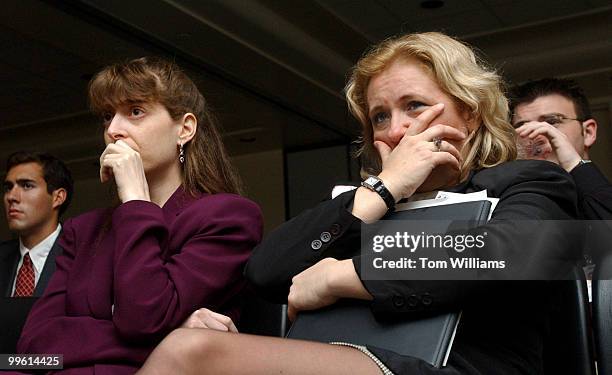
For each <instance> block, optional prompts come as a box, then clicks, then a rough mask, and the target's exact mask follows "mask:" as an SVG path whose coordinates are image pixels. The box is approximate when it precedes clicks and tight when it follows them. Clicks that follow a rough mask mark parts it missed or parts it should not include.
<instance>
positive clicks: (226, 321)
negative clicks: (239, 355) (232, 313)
mask: <svg viewBox="0 0 612 375" xmlns="http://www.w3.org/2000/svg"><path fill="white" fill-rule="evenodd" d="M181 328H207V329H214V330H216V331H222V332H233V333H238V329H237V328H236V325H235V324H234V322H233V321H232V319H231V318H230V317H229V316H225V315H223V314H219V313H216V312H214V311H211V310H209V309H198V310H196V311H194V312H193V313H192V314H191V315H190V316H189V318H187V320H185V322H184V323H183V324H181Z"/></svg>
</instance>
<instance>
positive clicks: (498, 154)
mask: <svg viewBox="0 0 612 375" xmlns="http://www.w3.org/2000/svg"><path fill="white" fill-rule="evenodd" d="M346 97H347V102H348V105H349V109H350V110H351V112H352V113H353V114H354V115H355V116H356V117H357V119H358V120H359V121H360V122H361V126H362V135H363V148H362V157H363V159H362V161H363V163H362V165H363V169H364V171H365V172H366V173H367V174H370V178H368V180H374V182H371V181H370V182H367V181H366V182H364V184H362V186H361V187H359V188H357V189H355V190H352V191H348V192H345V193H343V194H340V195H339V196H337V197H336V198H334V199H331V200H329V201H326V202H323V203H321V204H319V205H318V206H316V207H314V208H313V209H310V210H307V211H305V212H303V213H302V214H300V215H298V216H297V217H295V218H293V219H292V220H290V221H289V222H287V223H285V224H284V225H282V226H280V227H279V228H277V229H276V230H275V231H273V232H272V233H270V235H269V236H268V237H267V238H266V239H265V240H264V241H263V242H262V243H261V244H260V245H259V246H258V247H257V248H256V249H255V250H254V252H253V256H252V257H251V259H250V260H249V263H248V264H247V268H246V275H247V278H248V279H249V280H250V281H251V282H252V283H253V284H254V285H255V286H256V287H257V288H258V290H259V291H261V292H262V294H264V295H267V296H269V297H270V298H271V299H274V300H277V301H278V302H287V303H288V307H289V310H288V311H289V317H290V319H293V318H294V317H295V316H296V315H297V314H298V313H299V312H300V311H304V310H315V309H319V308H322V307H325V306H329V305H332V304H334V303H335V302H336V301H338V300H339V299H347V298H349V299H359V300H365V301H370V304H371V310H372V313H373V314H374V315H375V316H376V317H377V318H378V317H380V318H393V319H415V318H416V319H418V318H419V317H421V316H423V315H428V314H432V315H433V314H438V313H442V312H447V311H457V310H462V311H463V316H462V320H461V323H460V326H459V329H458V332H457V335H456V339H455V342H454V344H453V349H452V352H451V354H450V358H449V361H448V366H446V367H444V368H442V369H439V368H435V367H433V366H431V365H429V364H428V363H426V362H424V361H422V360H420V359H417V358H414V357H408V356H402V355H399V354H397V353H394V352H391V351H389V350H384V349H380V348H376V347H370V346H368V347H365V346H359V345H353V344H351V343H342V344H341V345H330V344H324V343H314V342H307V341H299V340H286V339H280V338H270V337H256V336H249V335H235V334H226V333H222V332H216V331H213V330H177V331H175V332H173V333H172V334H171V335H169V336H168V337H167V338H166V339H165V340H164V341H163V342H162V343H161V344H160V345H159V346H158V347H157V349H156V350H155V351H154V352H153V354H152V355H151V357H149V359H148V360H147V362H146V363H145V366H143V368H142V370H141V373H143V374H164V373H167V372H168V370H169V369H170V368H172V369H174V371H175V372H177V373H184V374H280V373H287V374H381V373H383V374H394V373H395V374H432V375H433V374H440V375H441V374H446V375H457V374H483V375H484V374H486V375H489V374H538V373H542V366H543V364H542V346H543V344H542V337H543V335H544V330H545V327H546V319H547V315H546V313H547V308H548V306H547V303H548V300H547V297H546V296H545V294H544V293H545V292H544V291H545V289H544V288H543V284H542V283H537V282H518V283H513V282H510V283H498V282H493V283H482V282H479V281H476V280H472V281H469V282H460V281H457V280H434V281H431V280H372V279H369V278H368V277H365V276H364V274H363V273H362V267H361V265H362V257H361V254H360V248H361V243H360V240H361V238H360V234H361V226H362V225H364V224H368V223H374V222H376V221H378V220H380V219H381V218H383V217H384V216H385V215H386V214H387V213H388V212H389V211H391V210H392V209H393V207H394V205H395V204H396V203H397V202H398V201H400V200H402V199H406V198H413V197H416V196H417V194H419V193H428V192H432V191H436V190H442V189H443V190H446V191H452V192H456V193H471V192H476V191H482V190H486V192H487V194H488V196H489V197H493V198H499V202H498V204H497V208H496V209H495V211H494V212H493V216H492V218H491V220H490V221H489V222H488V223H487V224H486V225H484V226H482V227H481V228H482V229H483V230H485V231H487V232H488V237H487V240H486V246H484V247H483V249H482V251H481V254H483V255H486V256H488V257H489V258H490V259H506V260H507V259H509V258H511V259H514V260H516V259H517V258H519V259H518V260H519V262H518V264H520V266H519V267H514V269H517V268H518V269H519V270H520V271H521V274H520V275H514V276H516V277H517V278H520V277H519V276H522V277H523V278H528V277H533V276H534V274H536V275H537V276H538V277H540V278H548V277H552V276H553V275H552V273H554V271H556V270H554V269H553V270H550V269H542V268H540V265H541V264H542V262H543V263H546V262H548V261H549V260H550V258H551V257H550V255H551V252H552V253H553V254H554V256H556V257H558V258H556V259H572V257H577V254H574V252H575V251H577V249H578V248H579V247H578V246H577V244H576V242H575V241H574V239H573V238H571V237H569V233H568V232H565V231H564V229H563V227H561V226H559V227H552V228H551V227H550V226H534V225H522V226H521V225H518V224H517V223H519V224H520V223H521V222H527V223H529V222H528V221H527V220H536V219H537V220H561V219H570V218H572V217H575V215H576V208H575V207H576V198H575V191H574V187H573V184H572V182H571V180H570V178H569V176H568V175H567V174H566V173H565V172H564V171H563V170H561V169H560V168H559V167H557V166H556V165H554V164H552V163H545V162H539V161H513V159H515V158H516V145H515V134H514V130H513V128H512V126H511V125H510V124H509V123H508V121H507V118H508V104H507V100H506V98H505V97H504V94H503V91H502V83H501V79H500V77H499V76H498V75H497V74H496V73H495V72H494V71H493V70H492V69H490V68H488V67H487V66H486V65H484V64H483V63H482V62H480V61H478V59H477V58H476V56H475V54H474V52H473V51H472V50H471V48H469V47H468V46H466V45H465V44H463V43H461V42H459V41H457V40H455V39H453V38H450V37H448V36H446V35H443V34H440V33H418V34H409V35H404V36H400V37H396V38H391V39H389V40H386V41H383V42H382V43H380V44H379V45H377V46H375V47H374V48H372V49H371V50H370V51H369V52H368V53H367V54H366V55H365V56H364V57H362V58H361V59H360V60H359V62H358V63H357V65H356V66H355V68H354V69H353V72H352V75H351V78H350V81H349V83H348V85H347V88H346ZM368 185H369V186H368ZM373 185H376V187H374V186H373ZM406 225H410V224H406ZM519 228H520V229H519ZM521 230H525V231H524V232H521ZM527 236H532V237H531V238H537V239H538V241H537V242H528V241H525V238H527ZM546 243H548V244H550V245H548V247H547V246H545V244H546ZM532 261H533V262H532ZM364 262H365V260H364ZM523 266H524V267H523ZM547 272H548V273H547ZM506 276H508V277H513V275H509V274H508V275H506ZM351 329H356V330H358V329H359V327H351Z"/></svg>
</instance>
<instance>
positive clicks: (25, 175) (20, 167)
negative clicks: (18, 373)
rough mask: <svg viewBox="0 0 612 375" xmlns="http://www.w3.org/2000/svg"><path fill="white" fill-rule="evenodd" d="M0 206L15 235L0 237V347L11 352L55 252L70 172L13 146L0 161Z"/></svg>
mask: <svg viewBox="0 0 612 375" xmlns="http://www.w3.org/2000/svg"><path fill="white" fill-rule="evenodd" d="M3 186H4V212H5V214H6V220H7V222H8V227H9V229H10V230H11V231H12V232H13V233H15V234H16V235H17V237H18V238H17V239H15V240H11V241H6V242H3V243H0V293H2V297H3V298H0V304H1V306H0V321H2V324H0V353H14V352H15V347H16V345H17V340H18V339H19V335H20V334H21V329H22V327H23V325H24V323H25V320H26V318H27V316H28V313H29V312H30V309H31V307H32V305H33V304H34V302H35V301H36V299H37V298H25V297H40V296H41V295H42V294H43V292H44V290H45V288H46V287H47V284H48V282H49V279H50V278H51V275H52V274H53V272H54V271H55V257H56V256H57V255H58V254H59V253H60V252H61V248H60V246H59V245H58V243H57V239H58V237H59V235H60V232H61V228H62V227H61V225H60V224H59V218H60V216H61V215H62V214H63V213H64V211H66V209H67V208H68V205H69V204H70V200H71V198H72V192H73V181H72V176H71V174H70V171H69V170H68V168H66V165H65V164H64V163H63V162H62V161H61V160H59V159H57V158H55V157H54V156H51V155H49V154H45V153H38V152H25V151H20V152H16V153H14V154H12V155H10V156H9V158H8V160H7V163H6V177H5V178H4V182H3Z"/></svg>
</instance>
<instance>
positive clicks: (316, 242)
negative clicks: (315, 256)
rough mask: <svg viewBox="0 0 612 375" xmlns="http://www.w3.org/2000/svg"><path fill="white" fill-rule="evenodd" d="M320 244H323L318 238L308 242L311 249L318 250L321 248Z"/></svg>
mask: <svg viewBox="0 0 612 375" xmlns="http://www.w3.org/2000/svg"><path fill="white" fill-rule="evenodd" d="M321 246H323V243H322V242H321V241H319V240H314V241H312V242H311V243H310V247H311V248H312V249H313V250H319V249H320V248H321Z"/></svg>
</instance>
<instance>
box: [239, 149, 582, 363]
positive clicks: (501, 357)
mask: <svg viewBox="0 0 612 375" xmlns="http://www.w3.org/2000/svg"><path fill="white" fill-rule="evenodd" d="M483 189H486V190H487V193H488V195H489V196H490V197H497V198H500V201H499V203H498V205H497V208H496V209H495V211H494V213H493V217H492V218H491V221H490V222H489V223H488V224H486V227H487V232H488V237H487V241H486V243H487V246H486V247H485V248H484V251H485V252H484V253H483V254H486V253H489V252H490V253H491V254H495V255H494V256H492V257H491V258H492V259H495V258H496V257H497V259H504V258H503V256H504V255H506V254H509V253H517V254H519V255H524V256H521V257H520V259H524V260H526V261H525V262H524V264H523V265H524V266H525V267H526V270H529V268H531V267H533V266H534V265H537V264H538V262H539V261H543V263H546V260H547V258H549V257H559V258H563V259H578V258H579V254H577V253H578V252H577V251H576V250H577V249H580V248H581V247H580V246H579V245H580V241H581V240H582V238H581V237H580V236H573V235H572V234H574V233H572V231H571V228H570V230H568V228H567V226H566V225H563V224H562V223H559V225H558V226H556V225H554V226H550V225H548V226H547V225H533V224H530V225H525V226H522V227H520V228H521V230H522V231H523V232H520V231H519V230H517V222H520V221H521V220H569V219H572V218H575V217H576V216H577V208H576V191H575V186H574V183H573V181H572V179H571V177H570V176H569V174H567V173H566V172H565V171H564V170H562V169H561V168H559V167H558V166H557V165H555V164H553V163H550V162H545V161H533V160H522V161H515V162H508V163H504V164H502V165H499V166H497V167H493V168H488V169H484V170H481V171H478V172H476V173H472V174H471V175H470V176H469V178H468V180H467V181H466V182H465V183H462V184H460V185H459V186H456V187H455V188H452V189H445V190H449V191H455V192H461V193H470V192H474V191H480V190H483ZM354 195H355V193H354V191H353V192H347V193H344V194H341V195H340V196H338V197H337V198H336V199H333V200H330V201H326V202H322V203H321V204H319V205H318V206H316V207H315V208H313V209H311V210H307V211H305V212H304V213H302V214H300V215H299V216H297V217H295V218H294V219H292V220H291V221H289V222H287V223H285V224H284V225H282V226H281V227H279V228H278V229H277V230H275V231H273V232H272V233H270V234H269V236H268V237H267V238H266V239H265V240H264V241H263V242H262V243H261V244H260V245H259V246H258V247H257V248H256V249H255V250H254V252H253V255H252V257H251V259H250V260H249V262H248V264H247V267H246V271H245V274H246V276H247V279H249V281H251V282H252V283H253V284H254V286H255V287H256V288H257V289H258V290H259V291H260V292H261V293H262V294H263V295H264V296H268V297H269V298H270V299H272V300H274V301H276V302H286V300H287V295H288V290H289V287H290V285H291V278H292V277H293V276H294V275H296V274H298V273H299V272H301V271H302V270H304V269H306V268H307V267H309V266H311V265H313V264H315V263H316V262H318V261H319V260H321V259H322V258H325V257H333V258H337V259H347V258H353V261H354V263H355V269H356V271H357V274H358V275H360V277H361V267H360V262H361V257H360V256H359V255H358V254H359V249H360V240H361V238H360V233H361V231H360V226H361V225H362V223H361V222H360V221H359V220H358V219H357V218H355V217H354V216H353V215H351V213H350V208H351V206H352V202H353V197H354ZM324 232H327V233H329V234H331V238H330V239H329V241H328V242H324V241H319V242H322V244H321V246H320V248H319V246H315V247H313V246H312V242H313V241H314V240H319V239H320V238H322V234H323V233H324ZM530 235H531V238H535V239H537V241H535V242H532V241H526V240H525V239H526V238H528V236H530ZM500 257H501V258H500ZM557 259H558V258H557ZM532 260H533V262H531V261H532ZM555 271H556V270H555V269H550V268H545V269H544V270H543V271H542V274H541V275H540V276H541V277H542V278H546V277H548V276H549V275H547V274H546V273H547V272H550V273H551V274H553V273H555ZM362 282H363V284H364V286H365V287H366V289H367V290H368V291H369V292H370V294H371V295H372V296H373V297H374V300H373V301H372V305H371V307H372V311H373V313H374V314H375V316H377V317H378V318H383V319H384V318H399V319H402V318H407V319H410V318H415V317H417V318H418V317H419V316H422V315H423V314H434V313H436V312H441V311H449V310H457V309H461V310H463V316H462V322H461V325H460V328H459V332H457V336H456V340H455V343H454V345H453V351H452V354H451V358H450V360H449V367H448V368H446V369H444V370H439V369H435V368H433V367H431V366H429V365H428V364H427V363H425V362H423V361H421V360H418V359H416V358H407V357H401V356H399V355H396V354H394V353H390V352H386V351H384V350H379V349H376V348H370V349H371V350H372V351H373V352H375V353H376V355H377V356H379V358H381V359H382V360H383V362H385V363H386V364H387V365H388V366H389V367H391V369H392V370H394V372H395V373H398V374H403V373H406V374H408V373H410V374H438V373H440V374H449V375H450V374H459V373H461V374H527V373H528V374H537V373H542V345H543V344H542V340H543V337H544V336H545V333H546V332H545V331H546V329H547V324H548V321H547V317H548V315H547V314H548V311H547V309H548V307H549V305H548V293H547V290H548V289H547V288H548V287H549V286H550V285H548V284H549V283H547V282H538V281H531V282H530V281H517V282H500V281H489V282H478V281H464V282H461V281H444V280H442V281H418V280H363V279H362Z"/></svg>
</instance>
